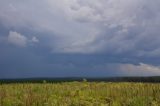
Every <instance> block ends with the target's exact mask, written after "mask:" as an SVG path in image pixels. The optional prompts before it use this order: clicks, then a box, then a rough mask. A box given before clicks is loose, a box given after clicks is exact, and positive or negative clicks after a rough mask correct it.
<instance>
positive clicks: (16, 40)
mask: <svg viewBox="0 0 160 106" xmlns="http://www.w3.org/2000/svg"><path fill="white" fill-rule="evenodd" d="M27 40H28V39H27V38H26V37H25V36H24V35H21V34H20V33H17V32H14V31H10V32H9V35H8V42H9V43H11V44H13V45H16V46H20V47H25V46H26V44H27Z"/></svg>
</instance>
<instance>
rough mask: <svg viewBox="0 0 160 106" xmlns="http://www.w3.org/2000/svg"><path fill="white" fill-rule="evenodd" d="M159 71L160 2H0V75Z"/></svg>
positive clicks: (149, 73) (154, 73) (155, 73)
mask: <svg viewBox="0 0 160 106" xmlns="http://www.w3.org/2000/svg"><path fill="white" fill-rule="evenodd" d="M158 75H160V0H154V1H152V0H0V78H23V77H71V76H83V77H105V76H158Z"/></svg>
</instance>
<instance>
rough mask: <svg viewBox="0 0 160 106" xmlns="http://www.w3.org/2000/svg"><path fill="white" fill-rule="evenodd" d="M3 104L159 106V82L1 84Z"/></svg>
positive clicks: (0, 97)
mask: <svg viewBox="0 0 160 106" xmlns="http://www.w3.org/2000/svg"><path fill="white" fill-rule="evenodd" d="M0 106H160V84H152V83H105V82H64V83H53V84H51V83H43V84H31V83H23V84H1V85H0Z"/></svg>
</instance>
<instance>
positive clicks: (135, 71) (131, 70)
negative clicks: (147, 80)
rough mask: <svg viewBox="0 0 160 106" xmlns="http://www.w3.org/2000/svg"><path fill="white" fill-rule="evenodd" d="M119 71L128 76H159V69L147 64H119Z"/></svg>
mask: <svg viewBox="0 0 160 106" xmlns="http://www.w3.org/2000/svg"><path fill="white" fill-rule="evenodd" d="M118 68H119V70H121V71H122V72H124V74H126V75H130V76H157V75H160V67H159V66H153V65H149V64H144V63H140V64H139V65H134V64H120V65H119V66H118Z"/></svg>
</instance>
